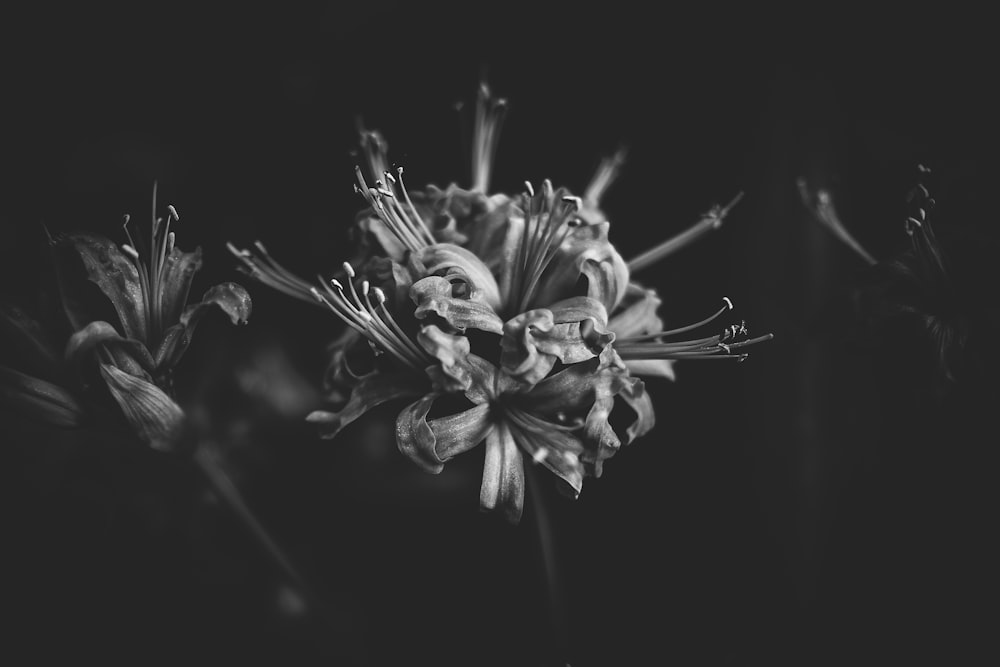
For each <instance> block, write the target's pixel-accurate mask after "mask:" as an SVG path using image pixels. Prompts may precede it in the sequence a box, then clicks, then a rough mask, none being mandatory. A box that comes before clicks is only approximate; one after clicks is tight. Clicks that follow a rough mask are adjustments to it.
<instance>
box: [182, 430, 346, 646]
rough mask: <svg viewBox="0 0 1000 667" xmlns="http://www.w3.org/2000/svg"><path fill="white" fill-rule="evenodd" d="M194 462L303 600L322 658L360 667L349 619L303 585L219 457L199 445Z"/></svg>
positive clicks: (221, 500) (226, 505) (300, 576)
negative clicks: (311, 619) (313, 625)
mask: <svg viewBox="0 0 1000 667" xmlns="http://www.w3.org/2000/svg"><path fill="white" fill-rule="evenodd" d="M193 460H194V462H195V465H196V467H197V468H198V469H199V471H200V472H201V473H202V474H203V476H204V478H205V480H206V481H207V482H208V484H209V486H210V487H211V489H212V491H213V492H214V493H215V495H216V496H217V497H218V499H219V501H220V502H222V504H223V505H224V506H225V507H226V508H227V509H228V510H229V511H230V513H231V514H232V516H233V517H234V518H235V519H237V521H239V523H240V524H242V526H243V528H244V529H245V530H246V532H247V533H248V534H249V535H250V537H251V538H253V541H254V542H255V543H256V544H257V546H258V547H260V549H261V551H262V552H263V553H264V555H265V556H267V558H268V559H269V560H270V561H271V562H272V563H273V564H274V565H275V566H276V567H277V569H278V570H279V571H280V573H281V575H282V576H283V578H284V579H285V583H286V584H288V585H290V586H292V587H293V588H294V589H295V590H296V592H297V593H298V594H299V595H301V596H302V600H303V601H304V602H305V604H306V610H307V612H311V614H312V616H313V618H314V619H315V620H316V621H317V622H318V623H319V626H318V627H317V631H318V633H319V636H318V637H317V640H318V642H319V645H318V646H317V649H318V650H319V651H320V652H321V654H322V655H323V656H324V657H326V658H329V659H332V660H335V662H336V663H337V664H342V663H341V662H340V661H341V660H347V661H349V662H348V663H347V664H361V663H363V661H364V656H365V650H364V648H363V647H362V646H361V645H359V644H358V642H357V641H355V640H354V633H353V631H352V625H353V624H352V622H351V619H350V617H349V616H348V615H347V614H345V613H344V612H343V611H342V610H341V609H339V608H338V607H336V606H332V605H329V604H327V603H326V602H325V601H324V600H322V599H321V598H320V597H319V596H317V595H316V594H315V593H314V592H313V590H312V589H311V588H310V587H309V586H307V585H306V582H305V579H304V578H303V577H302V575H301V574H300V573H299V572H298V570H296V568H295V566H294V565H292V562H291V560H290V559H289V558H288V556H287V555H286V554H285V553H284V552H283V551H282V550H281V548H280V547H279V546H278V543H277V542H276V541H275V540H274V538H273V537H271V535H270V534H269V533H268V532H267V529H265V528H264V526H263V525H262V524H261V523H260V521H259V520H258V519H257V517H256V516H255V515H254V513H253V511H252V510H251V509H250V508H249V506H247V504H246V502H245V501H244V499H243V495H242V494H241V493H240V491H239V489H238V488H237V487H236V484H235V483H233V480H232V479H231V478H230V477H229V475H228V474H227V473H226V471H225V469H224V468H223V466H222V465H221V463H220V461H219V457H218V455H217V454H215V453H213V452H212V448H211V447H210V446H206V445H202V446H199V447H197V449H196V450H195V452H194V456H193Z"/></svg>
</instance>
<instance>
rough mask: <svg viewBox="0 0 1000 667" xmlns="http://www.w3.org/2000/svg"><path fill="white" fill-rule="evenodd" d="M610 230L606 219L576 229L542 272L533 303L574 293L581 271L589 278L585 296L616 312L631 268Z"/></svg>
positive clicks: (546, 301) (548, 301)
mask: <svg viewBox="0 0 1000 667" xmlns="http://www.w3.org/2000/svg"><path fill="white" fill-rule="evenodd" d="M607 232H608V223H607V222H602V223H599V224H595V225H583V226H581V227H578V228H577V229H576V230H574V232H573V233H572V234H570V235H569V236H568V237H567V239H566V240H565V241H564V242H563V244H562V246H560V248H559V251H558V253H557V254H556V256H555V258H554V259H553V261H552V264H551V266H550V267H549V269H548V270H547V271H546V272H545V274H544V275H543V277H542V281H541V283H540V284H539V288H538V291H537V294H536V296H535V298H534V302H533V303H535V304H540V305H542V304H546V303H552V302H554V301H557V300H559V299H563V298H566V297H567V296H571V295H573V293H574V291H575V290H576V289H577V287H576V285H577V282H578V281H579V279H580V276H581V275H582V276H583V277H585V278H586V279H587V293H586V296H588V297H590V298H592V299H596V300H597V301H600V302H601V303H602V304H603V305H604V307H605V308H606V309H607V310H608V311H609V312H613V311H614V309H615V308H616V307H617V306H618V304H619V303H620V302H621V300H622V299H623V298H624V296H625V292H626V289H627V288H628V281H629V271H628V265H627V264H626V263H625V260H624V259H623V258H622V256H621V255H619V254H618V251H617V250H615V248H614V246H612V245H611V243H610V242H609V241H608V238H607Z"/></svg>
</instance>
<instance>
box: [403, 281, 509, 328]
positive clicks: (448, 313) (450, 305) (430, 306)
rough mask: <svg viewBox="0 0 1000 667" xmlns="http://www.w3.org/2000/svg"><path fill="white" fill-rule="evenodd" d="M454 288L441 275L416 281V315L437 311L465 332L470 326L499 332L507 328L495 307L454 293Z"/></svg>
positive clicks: (413, 295) (414, 289) (411, 291)
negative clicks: (504, 327) (453, 294)
mask: <svg viewBox="0 0 1000 667" xmlns="http://www.w3.org/2000/svg"><path fill="white" fill-rule="evenodd" d="M452 291H453V290H452V283H451V281H450V280H448V279H447V278H442V277H440V276H428V277H427V278H422V279H420V280H418V281H417V282H415V283H413V287H411V288H410V296H411V298H412V299H413V302H414V303H416V304H417V308H416V310H415V311H414V313H413V314H414V316H415V317H416V318H417V319H421V320H424V319H426V318H427V317H428V316H429V315H431V314H433V315H437V316H438V317H440V318H441V319H443V320H444V321H445V322H447V323H448V324H449V325H450V326H451V327H453V328H454V329H455V330H457V331H459V332H462V333H464V332H465V330H466V329H467V328H468V327H472V328H473V329H479V330H481V331H489V332H490V333H495V334H499V333H501V332H502V331H503V321H501V319H500V316H499V315H497V314H496V311H494V310H493V308H492V307H490V306H489V305H487V304H485V303H482V302H481V301H473V300H471V299H468V298H459V297H455V296H452Z"/></svg>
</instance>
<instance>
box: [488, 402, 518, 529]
mask: <svg viewBox="0 0 1000 667" xmlns="http://www.w3.org/2000/svg"><path fill="white" fill-rule="evenodd" d="M479 507H480V508H481V509H483V510H492V511H498V512H501V513H502V514H503V516H504V517H505V518H506V519H507V521H509V522H510V523H513V524H517V523H519V522H520V521H521V511H522V510H523V509H524V462H523V460H522V457H521V450H519V449H518V448H517V443H515V442H514V436H513V434H512V433H511V430H510V427H509V426H508V425H507V423H506V422H504V421H501V422H500V423H498V424H497V426H496V428H494V429H491V430H490V431H489V433H488V434H487V435H486V457H485V461H484V462H483V482H482V485H481V486H480V488H479Z"/></svg>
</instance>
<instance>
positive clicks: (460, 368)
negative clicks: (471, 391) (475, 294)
mask: <svg viewBox="0 0 1000 667" xmlns="http://www.w3.org/2000/svg"><path fill="white" fill-rule="evenodd" d="M417 342H418V343H419V344H420V346H421V347H422V348H424V349H425V350H426V351H427V352H428V353H429V354H430V355H431V356H433V357H434V358H435V359H437V360H438V361H439V362H440V366H439V367H433V366H432V367H431V368H432V369H434V370H433V371H429V374H430V375H431V378H432V380H434V381H435V387H436V389H438V390H439V391H442V392H452V391H465V390H466V389H468V388H469V386H470V385H471V383H472V373H473V371H472V368H471V367H470V366H469V339H468V338H466V337H465V336H456V335H454V334H450V333H445V332H444V331H442V330H441V329H440V328H439V327H437V326H436V325H433V324H431V325H428V326H425V327H424V328H422V329H421V330H420V333H418V334H417ZM437 370H440V372H439V373H438V372H436V371H437Z"/></svg>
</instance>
